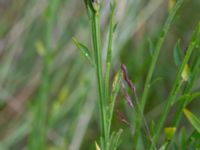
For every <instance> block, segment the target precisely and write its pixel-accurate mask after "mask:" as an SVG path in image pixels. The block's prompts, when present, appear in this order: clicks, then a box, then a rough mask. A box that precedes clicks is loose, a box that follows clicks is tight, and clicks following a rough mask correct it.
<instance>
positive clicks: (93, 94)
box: [0, 0, 200, 150]
mask: <svg viewBox="0 0 200 150" xmlns="http://www.w3.org/2000/svg"><path fill="white" fill-rule="evenodd" d="M57 1H58V3H57V4H58V6H57V10H56V11H55V14H53V15H54V21H53V22H52V29H53V30H52V34H51V36H50V41H51V42H50V47H49V51H50V54H51V55H50V58H51V59H50V71H49V72H50V85H49V92H48V102H47V106H46V107H47V109H48V116H47V118H46V119H47V122H48V127H47V128H48V135H47V136H48V141H47V145H48V149H49V150H78V149H82V150H89V149H94V143H95V141H96V140H97V141H98V139H99V117H98V111H97V110H98V109H97V108H98V107H97V103H96V102H97V100H98V93H97V90H96V85H95V83H96V82H95V75H94V70H93V69H92V67H91V66H90V65H89V64H88V63H87V62H86V61H85V59H84V58H83V56H82V55H81V54H80V53H79V51H78V50H77V48H76V47H75V46H74V44H73V42H72V40H71V39H72V37H76V38H77V39H79V41H81V42H82V43H84V44H86V45H89V46H90V47H91V40H90V39H91V38H90V30H89V21H88V17H87V13H86V10H85V7H84V2H83V0H57ZM51 2H52V1H49V0H28V1H27V0H0V150H26V149H27V148H28V146H27V145H28V141H29V137H30V132H31V130H32V124H33V121H34V116H35V113H34V112H35V107H37V103H38V101H39V98H38V95H39V91H40V87H41V83H42V78H41V73H42V67H43V61H42V57H41V55H42V49H43V45H44V43H45V38H46V28H47V20H48V17H49V16H48V15H49V14H48V11H47V9H48V6H49V5H51V4H50V3H51ZM168 9H169V1H168V0H118V6H117V11H116V15H115V19H116V21H117V22H118V26H117V29H116V32H115V34H114V52H113V64H112V77H111V80H112V78H113V76H114V74H115V73H116V72H117V71H118V70H119V69H120V64H121V63H124V64H126V66H127V68H128V71H129V75H130V78H131V79H132V81H133V82H134V83H135V85H136V87H137V91H138V95H139V96H141V95H142V90H143V85H144V81H145V77H146V73H147V71H148V66H149V62H150V57H151V51H150V49H152V48H150V47H151V46H152V47H153V46H154V45H155V42H156V40H157V39H158V37H159V33H160V30H161V29H162V26H163V23H164V21H165V20H166V18H167V16H168V13H169V11H168ZM199 20H200V0H185V2H184V5H183V6H182V7H181V9H180V10H179V12H178V15H177V16H176V18H175V21H174V22H173V24H172V26H171V28H170V31H169V33H168V35H167V39H166V40H165V43H164V45H163V47H162V50H161V55H160V58H159V61H158V64H157V67H156V71H155V74H154V77H153V78H154V79H155V80H157V81H156V82H155V84H154V85H153V86H152V88H151V93H150V95H149V98H148V104H147V107H146V109H145V117H146V120H147V122H150V121H151V120H155V121H156V120H157V119H158V118H159V116H160V114H161V113H162V108H163V105H164V102H165V100H166V98H167V96H168V94H169V90H170V88H171V86H172V83H173V81H174V77H175V74H176V72H177V67H176V65H175V63H174V59H173V52H172V51H173V47H174V45H175V43H176V41H177V40H178V39H180V40H181V48H182V49H183V51H184V50H185V49H186V47H187V44H188V42H189V40H190V38H191V35H192V31H193V30H194V29H195V26H196V25H197V23H198V21H199ZM108 23H109V0H102V8H101V31H102V32H101V33H102V44H103V46H102V56H103V57H102V59H103V60H105V54H106V53H105V52H106V46H107V36H108V34H107V33H108ZM149 41H152V42H149ZM150 43H152V44H150ZM199 89H200V80H197V82H196V85H195V87H194V89H193V90H194V91H198V90H199ZM199 104H200V101H198V99H197V100H195V101H193V102H192V103H191V104H190V105H189V106H188V107H189V108H190V110H192V112H193V113H195V114H196V115H200V111H199V106H200V105H199ZM127 109H128V107H127V105H126V102H125V101H124V98H123V97H122V96H121V94H119V96H118V99H117V101H116V107H115V112H114V120H113V126H112V129H113V130H118V129H120V128H122V129H123V130H124V132H123V134H122V141H121V146H120V149H122V150H129V149H130V150H131V147H132V145H131V144H132V137H133V135H132V131H131V129H130V127H129V125H127V124H125V123H123V122H122V121H121V120H120V119H119V117H118V115H117V112H121V113H123V114H124V116H125V117H126V119H127V121H129V118H131V113H129V112H130V110H127ZM175 111H176V108H174V109H173V110H172V111H171V113H170V116H169V118H168V122H170V117H171V116H172V115H173V113H174V112H175ZM181 125H182V126H185V127H186V129H187V132H188V133H190V132H191V131H190V130H191V126H190V124H189V123H188V122H187V121H186V119H185V118H184V117H183V119H182V121H181ZM161 139H162V138H161Z"/></svg>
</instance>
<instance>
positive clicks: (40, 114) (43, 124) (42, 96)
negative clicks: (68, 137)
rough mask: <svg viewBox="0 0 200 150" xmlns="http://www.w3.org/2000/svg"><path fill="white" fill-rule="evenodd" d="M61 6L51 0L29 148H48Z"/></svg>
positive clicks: (41, 149)
mask: <svg viewBox="0 0 200 150" xmlns="http://www.w3.org/2000/svg"><path fill="white" fill-rule="evenodd" d="M58 6H59V0H51V1H50V2H49V6H48V14H47V15H48V16H47V24H46V31H45V41H44V47H45V53H44V56H43V69H42V74H41V88H40V93H39V98H38V101H37V105H36V112H35V116H34V117H35V118H34V122H33V130H32V133H31V137H30V141H29V142H30V143H29V144H30V145H29V149H31V150H35V149H37V150H44V149H46V137H47V120H46V118H47V102H48V92H49V85H50V76H49V67H50V45H51V39H52V30H53V25H54V19H55V14H56V10H57V8H58Z"/></svg>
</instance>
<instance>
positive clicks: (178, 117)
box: [169, 23, 200, 145]
mask: <svg viewBox="0 0 200 150" xmlns="http://www.w3.org/2000/svg"><path fill="white" fill-rule="evenodd" d="M199 36H200V23H199V25H198V27H197V36H194V37H193V40H192V41H194V43H195V45H196V46H199V45H200V43H199V41H198V39H199ZM199 72H200V50H198V55H197V61H196V63H195V64H194V68H193V69H192V72H191V78H190V81H189V82H188V84H187V85H186V87H185V88H184V90H183V91H182V95H190V93H191V90H192V87H193V85H194V83H195V80H196V79H197V77H198V74H199ZM190 99H191V97H190V96H186V97H185V98H184V99H183V100H181V101H180V103H179V104H178V108H177V110H176V113H175V116H174V118H173V121H172V127H176V128H178V126H179V124H180V120H181V117H182V112H183V109H184V107H185V106H186V105H187V103H188V101H190ZM174 136H175V134H174V135H173V137H172V139H173V138H174ZM171 141H173V140H171ZM171 141H170V143H169V145H170V144H171Z"/></svg>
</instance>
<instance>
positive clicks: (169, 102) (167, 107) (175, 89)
mask: <svg viewBox="0 0 200 150" xmlns="http://www.w3.org/2000/svg"><path fill="white" fill-rule="evenodd" d="M195 46H196V44H195V42H193V41H192V42H191V43H190V45H189V47H188V49H187V52H186V55H185V57H184V59H183V62H182V64H181V66H180V69H179V71H178V73H177V75H176V79H175V82H174V84H173V87H172V90H171V92H170V95H169V98H168V100H167V103H166V105H165V108H164V112H163V113H162V116H161V119H160V120H159V123H158V126H157V127H156V132H155V134H154V137H153V141H154V143H156V142H157V139H158V136H159V134H160V132H161V130H162V128H163V126H164V123H165V120H166V118H167V115H168V113H169V110H170V108H171V107H172V105H173V104H174V102H175V100H176V96H177V94H178V92H179V90H180V88H181V85H182V83H183V82H184V81H183V79H182V77H181V74H182V72H183V70H184V67H185V65H186V64H187V63H188V61H189V58H190V56H191V54H192V52H193V50H194V48H195ZM151 149H152V148H151Z"/></svg>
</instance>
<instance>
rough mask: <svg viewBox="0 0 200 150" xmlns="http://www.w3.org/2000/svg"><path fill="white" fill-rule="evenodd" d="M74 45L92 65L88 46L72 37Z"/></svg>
mask: <svg viewBox="0 0 200 150" xmlns="http://www.w3.org/2000/svg"><path fill="white" fill-rule="evenodd" d="M72 40H73V42H74V44H75V45H76V47H77V48H78V49H79V50H80V51H81V54H82V55H83V56H84V57H85V58H86V59H87V60H88V61H89V62H90V63H91V64H92V65H93V64H94V63H93V61H92V57H91V54H90V51H89V50H88V48H87V47H86V46H85V45H83V44H82V43H80V42H78V41H77V40H76V39H75V38H73V39H72Z"/></svg>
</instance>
